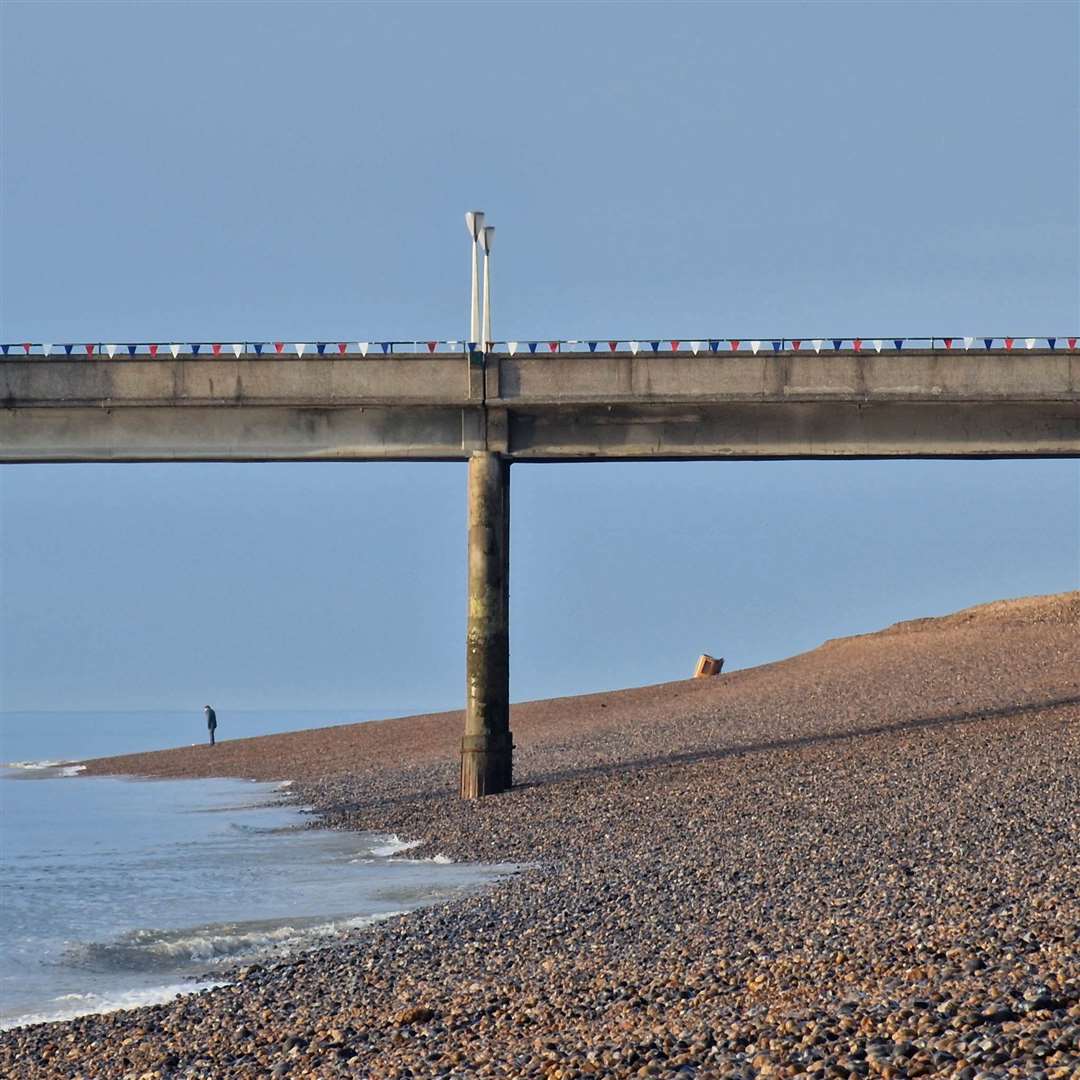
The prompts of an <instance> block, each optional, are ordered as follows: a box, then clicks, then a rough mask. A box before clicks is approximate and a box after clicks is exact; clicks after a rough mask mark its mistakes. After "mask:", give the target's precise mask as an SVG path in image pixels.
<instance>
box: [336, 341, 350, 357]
mask: <svg viewBox="0 0 1080 1080" xmlns="http://www.w3.org/2000/svg"><path fill="white" fill-rule="evenodd" d="M348 347H349V343H348V342H347V341H339V342H338V343H337V351H338V352H339V353H341V354H342V355H344V353H345V350H346V349H347V348H348Z"/></svg>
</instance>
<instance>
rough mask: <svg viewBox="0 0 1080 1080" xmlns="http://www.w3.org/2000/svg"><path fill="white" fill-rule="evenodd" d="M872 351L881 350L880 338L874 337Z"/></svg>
mask: <svg viewBox="0 0 1080 1080" xmlns="http://www.w3.org/2000/svg"><path fill="white" fill-rule="evenodd" d="M874 351H875V352H881V338H879V337H876V338H874Z"/></svg>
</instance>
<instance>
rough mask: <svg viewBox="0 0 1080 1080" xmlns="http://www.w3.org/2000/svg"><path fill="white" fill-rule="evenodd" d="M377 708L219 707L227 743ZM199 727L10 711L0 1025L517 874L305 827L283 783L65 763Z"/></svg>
mask: <svg viewBox="0 0 1080 1080" xmlns="http://www.w3.org/2000/svg"><path fill="white" fill-rule="evenodd" d="M373 718H374V717H370V716H368V717H365V716H363V715H362V714H361V715H358V714H357V713H355V712H351V713H348V714H346V713H285V712H281V713H276V712H274V713H271V712H264V713H255V712H248V713H236V714H230V713H226V712H223V711H219V713H218V720H219V724H220V726H219V728H218V735H219V736H220V737H221V738H222V739H225V738H228V737H240V736H244V735H255V734H268V733H270V732H274V731H290V730H298V729H302V728H306V727H323V726H326V725H328V724H336V723H354V722H356V721H357V720H363V719H373ZM203 734H204V731H203V726H202V717H201V715H200V714H198V713H196V714H194V715H192V714H171V713H150V712H143V713H0V762H3V763H4V765H2V766H0V910H2V911H3V918H2V919H0V1027H12V1026H16V1025H18V1024H25V1023H33V1022H36V1021H39V1020H44V1019H61V1018H64V1017H70V1016H76V1015H79V1014H80V1013H86V1012H100V1011H104V1010H108V1009H112V1008H122V1007H124V1006H132V1005H137V1004H145V1003H149V1002H154V1001H163V1000H167V999H168V998H170V997H172V996H173V995H174V994H176V993H179V992H182V991H190V990H192V989H194V988H196V987H197V986H199V985H206V984H207V983H208V982H212V981H214V974H215V972H216V971H218V970H221V971H224V970H225V969H226V968H228V967H229V966H231V965H233V964H236V963H242V962H248V961H251V960H255V959H265V958H267V957H272V956H274V955H281V954H283V953H286V952H289V951H292V950H295V949H298V948H303V947H305V946H308V945H313V944H317V943H318V941H319V939H320V938H325V937H326V936H328V935H330V934H333V933H335V932H336V931H338V930H341V929H346V928H349V927H358V926H363V925H366V924H369V923H371V922H374V921H377V920H378V919H380V918H385V917H387V916H388V915H390V914H392V913H395V912H402V911H409V910H412V909H414V908H417V907H420V906H423V905H426V904H430V903H434V902H437V901H439V900H442V899H447V898H449V897H452V896H454V895H457V894H459V893H460V892H462V891H464V890H466V889H471V888H475V887H477V886H479V885H481V884H483V883H485V882H488V881H492V880H494V879H496V878H497V877H499V876H500V875H502V874H506V873H510V872H512V870H513V868H512V867H507V866H478V865H464V864H455V863H452V862H450V861H449V860H447V859H444V858H442V857H439V856H436V857H434V858H432V859H422V860H421V859H413V858H410V857H409V854H408V851H409V846H408V845H407V844H406V843H404V842H403V841H401V840H399V839H398V838H397V837H393V836H385V835H379V834H357V833H353V834H343V833H336V832H330V831H328V830H311V829H303V830H301V829H299V828H298V826H301V825H304V824H307V823H308V822H309V820H310V819H309V817H308V816H307V815H306V812H305V810H304V808H302V807H296V806H291V805H289V806H283V805H280V801H281V796H282V794H283V786H282V785H276V784H256V783H250V782H247V781H237V780H180V781H170V780H154V781H141V780H130V779H113V778H97V777H90V778H86V777H80V776H78V775H72V773H73V770H72V769H71V768H70V767H68V766H66V765H65V764H64V763H65V762H70V761H72V760H75V759H79V758H86V757H98V756H102V755H106V754H119V753H126V752H129V751H131V752H134V751H138V750H149V749H157V748H161V747H165V746H177V745H184V744H186V743H190V742H193V741H196V740H199V739H200V738H201V736H202V735H203ZM285 787H287V782H286V785H285Z"/></svg>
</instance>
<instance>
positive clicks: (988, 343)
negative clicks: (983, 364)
mask: <svg viewBox="0 0 1080 1080" xmlns="http://www.w3.org/2000/svg"><path fill="white" fill-rule="evenodd" d="M983 341H984V342H985V343H986V347H987V348H988V349H989V348H990V346H991V345H993V344H994V339H993V338H992V337H984V338H983Z"/></svg>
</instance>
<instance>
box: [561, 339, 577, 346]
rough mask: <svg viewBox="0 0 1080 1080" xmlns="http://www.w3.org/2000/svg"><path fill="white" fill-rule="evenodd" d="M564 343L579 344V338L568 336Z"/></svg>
mask: <svg viewBox="0 0 1080 1080" xmlns="http://www.w3.org/2000/svg"><path fill="white" fill-rule="evenodd" d="M563 344H564V345H577V344H579V342H578V339H577V338H567V339H566V341H564V342H563Z"/></svg>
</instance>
